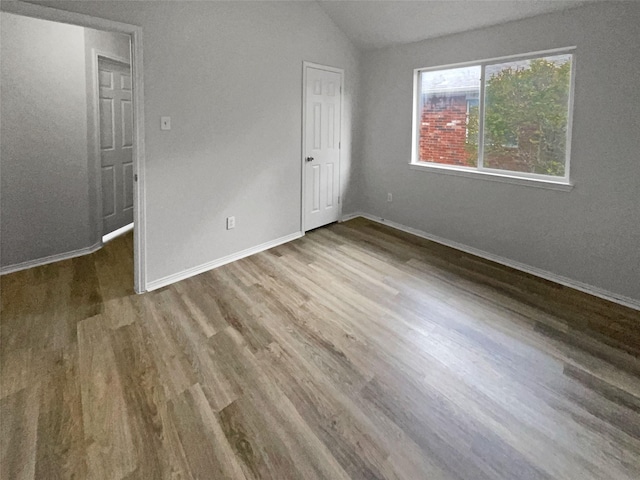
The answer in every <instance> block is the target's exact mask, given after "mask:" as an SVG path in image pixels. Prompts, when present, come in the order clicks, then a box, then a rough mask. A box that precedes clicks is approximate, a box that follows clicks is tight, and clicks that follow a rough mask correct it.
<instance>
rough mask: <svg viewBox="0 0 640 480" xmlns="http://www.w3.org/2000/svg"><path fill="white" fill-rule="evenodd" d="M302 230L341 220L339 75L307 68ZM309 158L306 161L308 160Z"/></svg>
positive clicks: (340, 93)
mask: <svg viewBox="0 0 640 480" xmlns="http://www.w3.org/2000/svg"><path fill="white" fill-rule="evenodd" d="M306 79H307V80H306V85H305V94H306V100H305V102H306V108H305V111H306V115H305V118H304V128H303V130H304V135H305V142H304V144H305V149H306V151H305V152H304V153H305V155H304V156H305V163H304V167H303V168H304V182H305V198H304V207H303V208H304V212H305V214H304V230H305V231H306V230H311V229H313V228H317V227H320V226H322V225H326V224H328V223H331V222H335V221H337V220H339V219H340V204H339V203H340V202H339V199H340V198H339V197H340V187H339V185H340V111H341V102H342V92H341V91H340V84H341V74H340V73H337V72H331V71H328V70H323V69H321V68H315V67H311V66H307V67H306ZM307 160H308V161H307Z"/></svg>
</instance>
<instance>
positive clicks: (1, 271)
mask: <svg viewBox="0 0 640 480" xmlns="http://www.w3.org/2000/svg"><path fill="white" fill-rule="evenodd" d="M100 248H102V242H101V241H98V242H96V243H94V244H93V245H91V246H90V247H85V248H80V249H78V250H73V251H71V252H65V253H56V254H55V255H49V256H48V257H42V258H36V259H35V260H28V261H26V262H22V263H16V264H14V265H7V266H6V267H0V275H6V274H8V273H14V272H19V271H20V270H26V269H28V268H34V267H40V266H42V265H47V264H49V263H54V262H59V261H61V260H68V259H70V258H75V257H81V256H83V255H88V254H90V253H93V252H95V251H97V250H100Z"/></svg>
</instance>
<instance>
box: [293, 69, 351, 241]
mask: <svg viewBox="0 0 640 480" xmlns="http://www.w3.org/2000/svg"><path fill="white" fill-rule="evenodd" d="M307 68H317V69H319V70H326V71H328V72H334V73H338V74H340V140H339V142H340V148H339V149H338V172H339V175H338V179H339V180H338V191H339V194H338V195H339V197H338V205H339V215H338V218H342V129H343V128H344V69H343V68H337V67H330V66H328V65H321V64H319V63H313V62H307V61H303V62H302V122H301V134H302V152H301V155H300V165H301V170H302V173H301V177H300V184H301V188H300V195H301V201H300V231H301V232H302V234H303V235H304V234H305V233H306V229H305V222H306V218H305V217H306V211H307V209H306V202H307V196H306V182H305V172H306V170H305V163H306V162H305V160H304V159H305V155H306V152H307V134H306V128H305V122H306V121H307Z"/></svg>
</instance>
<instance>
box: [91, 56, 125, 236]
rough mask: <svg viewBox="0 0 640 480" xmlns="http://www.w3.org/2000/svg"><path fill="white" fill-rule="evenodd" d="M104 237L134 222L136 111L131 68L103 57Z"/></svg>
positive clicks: (100, 72) (100, 62)
mask: <svg viewBox="0 0 640 480" xmlns="http://www.w3.org/2000/svg"><path fill="white" fill-rule="evenodd" d="M98 83H99V87H100V102H99V105H100V161H101V166H102V168H101V172H102V216H103V233H102V234H103V235H106V234H108V233H111V232H113V231H114V230H117V229H118V228H121V227H124V226H125V225H128V224H130V223H131V222H133V108H132V103H131V101H132V100H131V93H132V92H131V70H130V68H129V66H128V65H126V64H122V63H119V62H115V61H112V60H108V59H105V58H102V57H100V58H99V59H98Z"/></svg>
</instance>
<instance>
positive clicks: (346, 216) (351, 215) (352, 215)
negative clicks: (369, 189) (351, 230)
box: [340, 212, 365, 223]
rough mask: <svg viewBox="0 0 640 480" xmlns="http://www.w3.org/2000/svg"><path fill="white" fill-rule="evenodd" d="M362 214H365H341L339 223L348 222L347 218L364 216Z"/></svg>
mask: <svg viewBox="0 0 640 480" xmlns="http://www.w3.org/2000/svg"><path fill="white" fill-rule="evenodd" d="M364 216H365V214H364V213H361V212H356V213H347V214H346V215H343V216H342V218H341V219H340V223H342V222H348V221H349V220H353V219H354V218H358V217H364Z"/></svg>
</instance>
